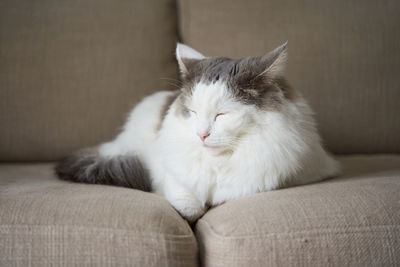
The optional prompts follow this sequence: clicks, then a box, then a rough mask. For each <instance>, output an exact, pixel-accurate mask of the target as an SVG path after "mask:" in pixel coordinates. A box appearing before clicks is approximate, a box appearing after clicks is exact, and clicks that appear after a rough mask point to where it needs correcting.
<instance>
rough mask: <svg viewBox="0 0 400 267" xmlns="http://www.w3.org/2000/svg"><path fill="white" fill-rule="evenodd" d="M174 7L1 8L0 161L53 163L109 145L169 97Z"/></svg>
mask: <svg viewBox="0 0 400 267" xmlns="http://www.w3.org/2000/svg"><path fill="white" fill-rule="evenodd" d="M176 41H177V36H176V7H175V2H174V1H173V0H161V1H160V0H149V1H106V0H89V1H78V0H68V1H51V0H39V1H30V0H23V1H13V0H5V1H2V2H1V3H0V161H30V160H37V161H38V160H41V161H44V160H54V159H58V158H59V157H62V156H64V155H66V154H68V153H70V152H72V151H73V150H75V149H78V148H81V147H84V146H91V145H95V144H97V143H99V142H102V141H106V140H108V139H110V138H112V137H113V136H114V135H115V134H116V133H117V132H118V130H119V129H118V128H119V127H120V126H121V125H122V123H123V121H124V119H125V115H126V114H127V113H128V111H129V110H130V108H131V107H132V105H133V104H134V103H136V102H137V101H138V100H139V99H141V98H142V97H143V96H144V95H147V94H149V93H151V92H153V91H157V90H161V89H170V88H171V86H170V85H169V82H168V80H167V79H165V78H174V79H176V78H177V68H176V64H175V59H174V49H175V44H176Z"/></svg>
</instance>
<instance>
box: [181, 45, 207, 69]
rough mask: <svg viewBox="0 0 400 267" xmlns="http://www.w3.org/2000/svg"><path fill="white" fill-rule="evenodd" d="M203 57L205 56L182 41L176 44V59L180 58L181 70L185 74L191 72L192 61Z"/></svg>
mask: <svg viewBox="0 0 400 267" xmlns="http://www.w3.org/2000/svg"><path fill="white" fill-rule="evenodd" d="M203 58H205V56H203V55H202V54H201V53H200V52H198V51H196V50H194V49H193V48H191V47H189V46H187V45H184V44H181V43H178V44H177V45H176V59H177V60H178V64H179V70H180V71H181V74H182V75H183V76H185V75H188V74H189V68H190V66H189V65H190V64H191V63H193V62H196V61H198V60H200V59H203Z"/></svg>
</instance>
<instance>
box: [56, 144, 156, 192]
mask: <svg viewBox="0 0 400 267" xmlns="http://www.w3.org/2000/svg"><path fill="white" fill-rule="evenodd" d="M55 171H56V174H57V176H58V177H59V178H60V179H62V180H67V181H73V182H79V183H88V184H105V185H115V186H123V187H129V188H134V189H138V190H142V191H146V192H150V191H151V183H150V179H149V174H148V171H147V170H146V169H145V168H144V166H143V165H142V163H141V162H140V160H139V159H138V158H137V157H135V156H118V157H114V158H104V157H101V156H100V155H99V154H98V152H97V149H86V150H82V151H80V152H78V153H76V154H73V155H71V156H68V157H66V158H64V159H63V160H61V161H60V162H59V163H58V164H57V166H56V168H55Z"/></svg>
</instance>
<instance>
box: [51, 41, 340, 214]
mask: <svg viewBox="0 0 400 267" xmlns="http://www.w3.org/2000/svg"><path fill="white" fill-rule="evenodd" d="M176 57H177V61H178V65H179V69H180V73H181V81H182V85H181V88H180V90H178V91H161V92H157V93H155V94H153V95H151V96H148V97H146V98H145V99H144V100H142V102H140V103H139V104H138V105H137V106H136V107H135V108H134V109H133V110H132V112H131V113H130V115H129V117H128V120H127V122H126V124H125V126H124V129H123V130H122V132H121V133H120V134H119V135H118V136H117V137H116V138H115V140H113V141H111V142H108V143H104V144H102V145H100V146H98V147H96V148H92V149H87V150H83V151H80V152H78V153H76V154H74V155H71V156H69V157H67V158H65V159H64V160H62V161H61V162H60V163H59V164H58V165H57V166H56V173H57V174H58V176H59V178H61V179H64V180H72V181H76V182H84V183H96V184H97V183H98V184H112V185H119V186H126V187H131V188H135V189H139V190H143V191H152V192H154V193H156V194H159V195H161V196H163V197H164V198H165V199H167V200H168V201H169V202H170V203H171V205H172V206H173V207H174V208H175V209H176V210H177V211H178V212H179V213H180V214H181V215H182V216H183V217H184V218H185V219H186V220H188V221H189V222H194V221H196V220H197V219H198V218H199V217H200V216H202V215H203V214H204V213H205V212H206V210H207V208H208V207H210V206H215V205H218V204H221V203H224V202H226V201H229V200H232V199H236V198H239V197H242V196H247V195H251V194H255V193H259V192H265V191H269V190H274V189H278V188H282V187H287V186H293V185H300V184H306V183H311V182H315V181H319V180H322V179H325V178H328V177H333V176H336V175H338V174H339V172H340V166H339V164H338V163H337V162H336V161H335V160H334V159H333V158H332V156H331V155H330V154H328V153H327V152H326V151H325V150H324V148H323V146H322V145H321V139H320V136H319V134H318V131H317V129H316V123H315V121H314V119H313V112H312V110H311V108H310V107H309V105H308V104H307V103H306V102H305V100H304V99H303V97H302V96H301V94H300V93H299V92H297V91H296V90H294V88H292V87H291V86H290V85H289V84H288V82H287V81H286V79H285V78H284V69H285V64H286V59H287V43H285V44H283V45H281V46H279V47H278V48H276V49H275V50H273V51H271V52H269V53H267V54H266V55H264V56H261V57H246V58H241V59H229V58H225V57H206V56H204V55H202V54H201V53H200V52H198V51H196V50H194V49H193V48H191V47H189V46H186V45H184V44H179V43H178V44H177V47H176Z"/></svg>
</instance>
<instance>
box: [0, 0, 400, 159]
mask: <svg viewBox="0 0 400 267" xmlns="http://www.w3.org/2000/svg"><path fill="white" fill-rule="evenodd" d="M399 11H400V2H399V1H397V0H387V1H372V0H367V1H344V0H340V1H328V0H322V1H316V0H302V1H288V0H269V1H261V0H250V1H238V0H219V1H211V0H204V1H194V0H181V1H173V0H157V1H156V0H148V1H122V0H121V1H106V0H96V1H94V0H86V1H78V0H69V1H53V0H51V1H50V0H38V1H27V0H19V1H14V0H3V1H1V2H0V161H7V162H11V161H49V160H50V161H51V160H57V159H59V158H60V157H62V156H65V155H66V154H68V153H71V152H72V151H74V150H76V149H79V148H82V147H86V146H92V145H96V144H98V143H100V142H103V141H107V140H109V139H111V138H113V137H114V136H115V135H116V134H117V133H118V132H119V130H120V127H121V126H122V125H123V122H124V120H125V117H126V114H127V113H128V112H129V111H130V109H131V108H132V106H133V105H134V104H135V103H137V101H139V100H140V99H141V98H142V97H143V96H145V95H147V94H150V93H152V92H155V91H158V90H172V89H175V86H173V85H172V84H176V82H175V81H174V80H176V79H178V72H177V65H176V62H175V55H174V52H175V45H176V42H177V41H179V42H183V43H185V44H188V45H190V46H192V47H193V48H195V49H197V50H199V51H200V52H202V53H203V54H205V55H207V56H228V57H244V56H256V55H263V54H265V53H267V52H268V51H270V50H271V49H273V48H275V47H277V46H278V45H280V44H282V43H283V42H285V41H287V40H288V41H289V45H288V51H289V60H288V69H287V76H288V79H289V82H290V83H291V84H292V86H294V87H296V88H297V89H298V90H299V91H300V92H302V93H303V95H305V97H306V99H308V101H309V102H310V104H311V106H312V107H313V108H314V110H315V112H316V117H317V120H318V125H319V129H320V132H321V133H322V137H323V139H324V141H325V143H326V146H327V147H328V148H329V149H330V150H331V151H333V152H335V153H340V154H350V153H378V152H386V153H395V152H400V138H399V132H400V119H399V114H398V113H399V111H400V109H399V100H400V75H399V70H400V52H399V47H400V16H399Z"/></svg>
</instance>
